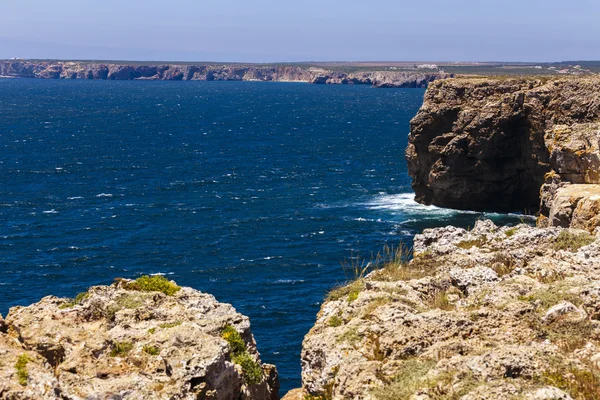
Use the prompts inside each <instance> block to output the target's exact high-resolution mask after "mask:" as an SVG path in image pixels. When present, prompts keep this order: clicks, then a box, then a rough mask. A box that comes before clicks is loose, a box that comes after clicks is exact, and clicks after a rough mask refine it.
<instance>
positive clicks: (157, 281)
mask: <svg viewBox="0 0 600 400" xmlns="http://www.w3.org/2000/svg"><path fill="white" fill-rule="evenodd" d="M124 287H125V289H128V290H138V291H140V292H162V293H164V294H166V295H167V296H173V295H174V294H175V293H177V292H179V291H180V290H181V287H180V286H177V285H176V284H174V283H173V282H171V281H170V280H168V279H167V278H165V277H164V276H160V275H155V276H148V275H145V276H141V277H139V278H137V279H136V280H135V281H133V282H129V283H127V284H126V285H125V286H124Z"/></svg>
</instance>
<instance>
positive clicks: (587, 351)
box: [302, 221, 600, 400]
mask: <svg viewBox="0 0 600 400" xmlns="http://www.w3.org/2000/svg"><path fill="white" fill-rule="evenodd" d="M579 234H581V231H572V230H568V229H562V228H534V227H531V226H528V225H524V224H521V225H518V226H515V227H497V226H495V225H494V224H493V223H492V222H491V221H478V222H477V225H476V227H475V228H474V229H473V230H470V231H467V230H464V229H460V228H450V227H449V228H438V229H427V230H425V231H424V232H423V234H421V235H416V237H415V248H417V249H418V253H417V255H416V256H415V259H414V260H413V261H411V263H410V264H408V265H404V264H400V263H396V264H393V263H392V264H388V265H387V266H385V268H382V269H378V270H375V271H373V272H371V273H370V274H369V275H367V276H366V277H365V278H364V279H362V280H358V281H356V282H354V283H352V284H351V285H350V286H349V287H348V290H346V291H344V290H343V289H338V290H336V291H334V292H332V294H331V295H330V297H329V299H328V300H327V301H326V302H325V303H324V304H323V306H322V307H321V311H320V312H319V314H318V316H317V322H316V324H315V326H314V327H313V328H312V329H311V331H310V332H309V334H308V335H307V336H306V338H305V340H304V343H303V350H302V367H303V370H302V381H303V390H304V393H305V394H307V395H309V396H325V398H332V399H340V400H341V399H380V400H387V399H439V398H460V399H490V400H491V399H514V398H528V399H529V398H531V399H570V398H593V397H590V396H594V393H598V392H597V391H598V390H600V370H598V367H597V364H598V359H600V358H598V355H597V354H598V353H599V350H598V349H599V346H600V322H599V319H598V317H597V315H598V312H599V310H600V286H599V283H598V282H599V281H600V280H599V278H600V240H599V239H597V238H594V237H592V236H590V235H588V236H587V237H586V239H589V240H586V241H584V242H577V244H573V242H572V241H571V240H570V239H569V238H571V237H572V236H571V235H573V237H577V235H579ZM586 396H588V397H586Z"/></svg>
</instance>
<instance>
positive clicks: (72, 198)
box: [67, 196, 83, 200]
mask: <svg viewBox="0 0 600 400" xmlns="http://www.w3.org/2000/svg"><path fill="white" fill-rule="evenodd" d="M79 199H83V197H82V196H74V197H67V200H79Z"/></svg>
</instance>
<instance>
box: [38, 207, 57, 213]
mask: <svg viewBox="0 0 600 400" xmlns="http://www.w3.org/2000/svg"><path fill="white" fill-rule="evenodd" d="M42 214H58V211H56V210H55V209H54V208H53V209H52V210H47V211H42Z"/></svg>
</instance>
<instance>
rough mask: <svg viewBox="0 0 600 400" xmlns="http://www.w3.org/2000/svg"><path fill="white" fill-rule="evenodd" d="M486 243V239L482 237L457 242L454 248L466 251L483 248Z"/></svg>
mask: <svg viewBox="0 0 600 400" xmlns="http://www.w3.org/2000/svg"><path fill="white" fill-rule="evenodd" d="M487 242H488V241H487V238H486V237H485V236H484V237H483V238H477V239H472V240H463V241H462V242H458V243H457V244H456V247H458V248H459V249H465V250H468V249H470V248H472V247H483V246H484V245H485V244H487Z"/></svg>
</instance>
